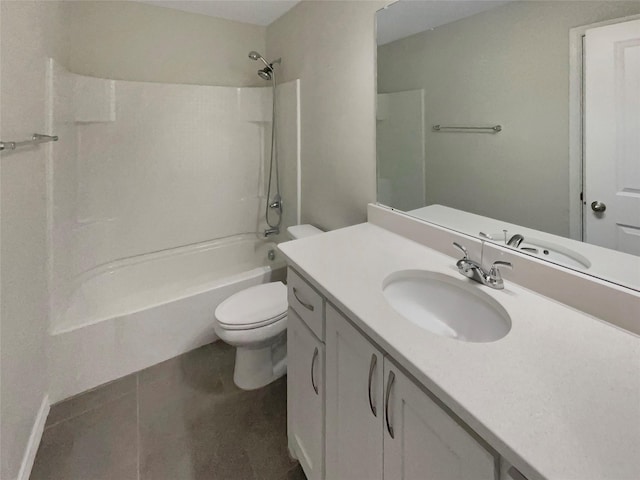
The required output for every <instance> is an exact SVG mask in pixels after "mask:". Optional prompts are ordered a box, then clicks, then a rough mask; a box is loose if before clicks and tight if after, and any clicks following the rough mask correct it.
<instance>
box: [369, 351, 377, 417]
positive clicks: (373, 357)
mask: <svg viewBox="0 0 640 480" xmlns="http://www.w3.org/2000/svg"><path fill="white" fill-rule="evenodd" d="M377 364H378V357H377V356H376V354H375V353H372V354H371V364H370V365H369V408H371V413H373V416H374V417H377V416H378V408H377V407H376V406H375V405H374V404H373V398H371V382H372V381H373V372H374V370H375V369H376V365H377Z"/></svg>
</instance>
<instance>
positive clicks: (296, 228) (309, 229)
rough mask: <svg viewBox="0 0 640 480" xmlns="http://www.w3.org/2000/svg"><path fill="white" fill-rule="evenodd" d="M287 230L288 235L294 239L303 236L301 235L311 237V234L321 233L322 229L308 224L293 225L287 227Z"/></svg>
mask: <svg viewBox="0 0 640 480" xmlns="http://www.w3.org/2000/svg"><path fill="white" fill-rule="evenodd" d="M287 232H288V233H289V236H290V237H291V238H293V239H294V240H295V239H298V238H303V237H311V236H313V235H318V234H319V233H323V232H322V230H320V229H319V228H317V227H314V226H313V225H309V224H304V225H293V226H291V227H289V228H287Z"/></svg>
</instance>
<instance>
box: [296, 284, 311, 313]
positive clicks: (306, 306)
mask: <svg viewBox="0 0 640 480" xmlns="http://www.w3.org/2000/svg"><path fill="white" fill-rule="evenodd" d="M293 296H294V297H296V300H298V302H299V303H300V305H302V306H303V307H304V308H306V309H307V310H310V311H312V312H313V310H314V308H313V305H311V304H310V303H305V302H303V301H302V300H300V297H299V296H298V289H297V288H296V287H293Z"/></svg>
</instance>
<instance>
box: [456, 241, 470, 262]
mask: <svg viewBox="0 0 640 480" xmlns="http://www.w3.org/2000/svg"><path fill="white" fill-rule="evenodd" d="M453 246H454V247H456V248H457V249H458V250H460V251H461V252H462V253H463V254H464V259H463V260H469V252H467V249H466V248H464V247H463V246H462V245H460V244H459V243H458V242H453Z"/></svg>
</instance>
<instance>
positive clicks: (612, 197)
mask: <svg viewBox="0 0 640 480" xmlns="http://www.w3.org/2000/svg"><path fill="white" fill-rule="evenodd" d="M584 45H585V50H584V52H585V53H584V54H585V60H584V69H585V70H584V75H585V80H584V84H585V91H584V92H585V95H584V101H585V110H584V122H585V123H584V127H585V130H584V154H585V170H584V176H585V190H584V194H585V197H584V198H585V206H584V208H585V241H586V242H589V243H592V244H595V245H601V246H603V247H607V248H612V249H615V250H619V251H621V252H627V253H631V254H635V255H640V20H632V21H628V22H624V23H617V24H613V25H607V26H605V27H598V28H593V29H590V30H587V32H586V35H585V43H584ZM598 210H600V211H598Z"/></svg>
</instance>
